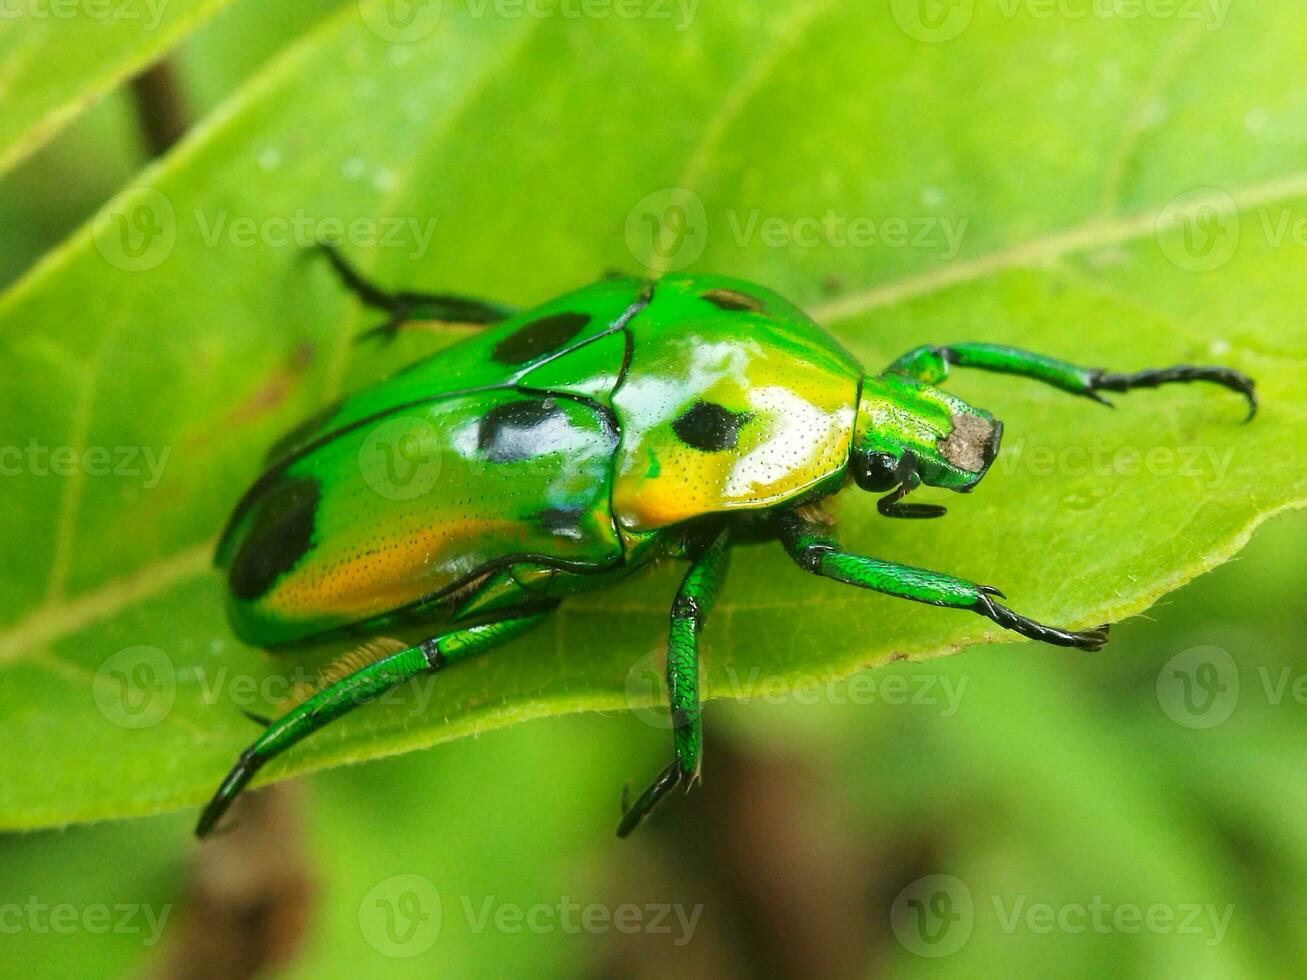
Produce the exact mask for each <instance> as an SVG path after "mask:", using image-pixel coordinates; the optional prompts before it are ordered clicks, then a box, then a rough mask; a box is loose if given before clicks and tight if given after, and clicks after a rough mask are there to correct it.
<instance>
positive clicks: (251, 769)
mask: <svg viewBox="0 0 1307 980" xmlns="http://www.w3.org/2000/svg"><path fill="white" fill-rule="evenodd" d="M556 606H557V603H556V602H550V603H547V604H544V605H540V606H536V607H535V608H533V609H530V610H528V611H522V612H519V614H518V615H515V616H512V617H510V618H507V619H501V620H498V621H496V622H493V623H484V624H481V625H477V626H468V627H465V628H462V629H455V630H451V631H449V632H446V633H442V634H440V635H439V636H436V637H433V638H432V639H430V640H424V641H423V642H422V643H419V644H418V645H417V646H413V647H406V648H404V649H402V650H397V651H395V652H394V653H391V654H389V655H388V656H385V657H383V658H381V659H380V660H377V661H375V662H373V663H370V664H368V665H367V666H365V667H362V668H360V669H359V670H356V671H355V672H354V673H352V674H350V675H349V676H347V677H344V678H342V679H341V680H339V681H337V682H336V683H334V684H332V685H330V686H329V687H326V688H323V689H322V690H321V691H318V692H317V693H316V694H314V695H313V696H312V697H310V698H309V699H308V700H306V701H305V702H304V703H303V704H299V705H296V706H295V707H294V708H292V709H291V710H290V711H288V712H286V714H284V715H282V716H281V717H280V718H277V719H276V720H274V721H273V722H272V723H271V724H270V725H269V726H268V728H267V730H266V731H265V732H264V733H263V734H262V735H261V736H260V737H259V738H258V739H257V740H255V742H254V744H253V745H251V746H250V747H249V748H247V749H246V750H245V751H244V752H242V753H241V756H240V759H239V760H238V761H237V763H236V765H235V766H234V767H233V768H232V770H231V772H229V773H228V774H227V778H226V779H224V780H223V781H222V785H221V786H219V787H218V791H217V792H216V793H214V794H213V799H211V800H210V801H209V803H208V805H207V806H206V807H205V808H204V812H203V813H201V814H200V820H199V823H198V824H197V825H196V827H195V833H196V835H197V836H199V837H204V836H206V835H207V834H208V833H209V832H210V831H211V830H213V828H214V826H215V825H216V824H217V822H218V820H219V819H221V817H222V815H223V814H224V813H225V812H226V811H227V808H228V807H229V806H231V803H232V800H234V799H235V798H236V796H237V795H238V794H239V793H240V792H241V790H243V789H244V788H245V786H246V784H248V783H249V781H250V780H251V779H252V778H254V774H255V773H256V772H258V771H259V769H260V768H261V767H262V766H263V764H264V763H266V762H267V761H268V760H269V759H272V758H273V757H275V756H277V755H280V754H281V753H282V752H285V751H286V750H287V749H289V748H290V747H291V746H293V745H295V744H296V743H298V742H299V741H300V740H301V739H304V738H306V737H308V736H309V735H312V734H313V733H314V732H316V731H317V730H318V729H319V728H321V727H322V726H323V725H326V724H327V723H329V722H331V721H334V720H335V719H337V718H339V717H340V716H341V715H343V714H345V713H346V712H348V711H349V710H350V709H352V708H356V707H358V705H360V704H362V703H363V702H365V701H366V700H368V699H369V698H372V697H375V696H376V695H378V694H380V693H382V692H383V691H386V690H388V689H389V688H392V687H394V686H395V685H396V684H399V683H401V682H403V681H406V680H408V679H409V678H410V677H416V676H417V675H418V674H424V673H434V672H436V671H438V670H441V669H443V668H444V667H446V666H448V665H449V664H451V663H454V662H456V661H459V660H466V659H467V658H468V657H472V656H475V655H476V654H478V653H484V652H485V651H487V650H489V649H491V648H492V647H495V646H499V645H500V644H502V643H504V642H506V641H508V640H510V639H512V638H514V637H516V636H520V635H521V634H522V633H525V632H526V631H527V630H529V629H531V628H532V627H533V626H536V625H538V624H539V623H540V622H541V621H542V620H544V618H545V617H546V616H547V615H548V614H549V613H550V612H551V611H552V610H553V609H554V608H555V607H556Z"/></svg>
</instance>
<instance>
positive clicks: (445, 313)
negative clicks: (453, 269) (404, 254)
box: [318, 242, 517, 340]
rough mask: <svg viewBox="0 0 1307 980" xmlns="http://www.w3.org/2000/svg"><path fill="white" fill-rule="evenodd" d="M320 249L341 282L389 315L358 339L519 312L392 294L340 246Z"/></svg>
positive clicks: (444, 296)
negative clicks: (410, 326)
mask: <svg viewBox="0 0 1307 980" xmlns="http://www.w3.org/2000/svg"><path fill="white" fill-rule="evenodd" d="M318 247H319V248H320V249H321V250H322V251H323V253H324V254H325V255H326V256H327V258H328V260H330V262H331V267H332V268H333V269H335V270H336V274H337V275H338V276H339V277H340V281H341V282H342V283H344V284H345V287H346V288H347V289H349V290H350V292H352V293H353V294H354V295H355V296H357V297H358V298H359V300H360V301H361V302H363V303H364V304H366V305H368V306H371V307H372V308H373V309H377V310H381V311H382V312H384V313H388V314H389V318H388V319H386V320H385V321H383V322H382V323H379V324H378V325H377V326H375V327H371V328H369V329H368V330H365V331H363V333H361V334H359V335H358V338H357V339H358V340H365V339H367V338H369V337H380V338H381V339H383V340H393V339H394V337H395V335H396V334H397V333H399V331H400V330H402V329H403V328H404V325H405V324H406V323H409V322H410V321H413V320H438V321H441V322H444V323H465V324H490V323H498V322H499V321H500V320H503V319H506V318H507V317H510V316H512V315H513V314H514V313H515V312H517V311H516V310H515V309H514V308H513V307H511V306H505V305H504V304H502V303H492V302H488V301H486V300H479V299H468V298H467V297H466V296H454V295H451V294H449V293H414V292H394V293H392V292H388V291H387V290H385V289H382V288H381V287H380V286H378V285H377V284H376V283H374V282H372V281H370V280H369V279H367V278H366V277H365V276H364V275H363V274H362V273H361V272H359V271H358V269H356V268H354V266H353V265H352V264H351V263H350V262H349V261H348V260H347V259H346V258H345V257H344V256H343V255H342V254H341V252H340V249H339V247H338V246H336V245H333V244H331V243H330V242H320V243H319V244H318Z"/></svg>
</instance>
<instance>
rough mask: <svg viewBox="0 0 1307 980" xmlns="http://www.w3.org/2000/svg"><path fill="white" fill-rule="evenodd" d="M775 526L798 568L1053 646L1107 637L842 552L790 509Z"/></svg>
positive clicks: (966, 586) (969, 585)
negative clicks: (958, 612)
mask: <svg viewBox="0 0 1307 980" xmlns="http://www.w3.org/2000/svg"><path fill="white" fill-rule="evenodd" d="M776 527H777V531H778V533H779V536H780V539H781V543H782V544H783V545H784V546H785V549H786V551H788V552H789V554H790V557H791V558H793V559H794V560H795V561H796V562H797V563H798V564H799V566H800V567H802V568H803V569H805V570H807V571H809V572H812V573H813V574H815V575H821V576H823V577H825V578H831V579H835V580H836V581H837V582H844V583H846V584H848V585H856V586H858V587H859V588H862V589H871V590H872V591H875V592H882V593H884V594H885V595H892V596H897V597H898V598H900V599H911V600H912V601H914V602H924V603H928V604H930V605H932V606H945V607H947V608H950V609H966V610H969V611H971V612H975V613H979V614H980V615H982V616H986V617H988V618H989V619H991V620H993V621H994V622H995V623H998V624H999V625H1000V626H1002V627H1004V628H1005V629H1010V630H1012V631H1013V632H1016V633H1020V634H1021V635H1022V636H1027V637H1029V638H1030V639H1032V640H1042V641H1043V642H1045V643H1052V644H1054V645H1056V646H1065V647H1078V648H1080V649H1084V650H1097V649H1098V648H1099V647H1101V646H1102V645H1103V644H1104V643H1105V642H1107V627H1100V628H1099V629H1096V630H1087V631H1084V632H1077V631H1074V630H1065V629H1060V628H1058V627H1055V626H1045V625H1044V624H1042V623H1037V622H1035V621H1034V620H1033V619H1029V618H1028V617H1026V616H1022V615H1020V614H1018V613H1015V612H1013V611H1012V610H1011V609H1008V608H1007V607H1006V606H1003V605H1000V604H999V603H997V602H995V601H994V598H993V597H994V596H1001V595H1002V593H1001V592H999V590H998V589H995V588H993V587H991V586H987V585H976V584H975V583H974V582H968V581H967V580H966V579H961V578H957V577H955V576H952V575H946V574H944V573H942V572H932V571H930V570H929V569H926V568H914V567H913V566H911V565H899V564H897V563H895V562H888V561H881V560H880V559H878V558H870V557H868V556H866V555H857V554H853V553H852V552H848V551H843V550H841V548H840V546H839V542H838V541H837V540H836V539H835V538H834V537H832V536H831V535H830V533H829V532H828V531H827V529H826V528H825V527H823V526H821V525H819V524H816V523H813V522H811V521H806V520H804V519H803V518H801V517H799V516H798V515H797V514H795V513H793V512H786V513H782V514H779V515H777V518H776Z"/></svg>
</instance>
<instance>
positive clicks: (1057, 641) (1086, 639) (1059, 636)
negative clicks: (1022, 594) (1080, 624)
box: [972, 590, 1110, 650]
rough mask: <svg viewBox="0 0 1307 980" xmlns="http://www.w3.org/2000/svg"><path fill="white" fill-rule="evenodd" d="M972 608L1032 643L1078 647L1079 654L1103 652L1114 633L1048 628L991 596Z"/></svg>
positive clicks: (1103, 628) (1099, 629) (1104, 628)
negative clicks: (1110, 634) (1082, 652)
mask: <svg viewBox="0 0 1307 980" xmlns="http://www.w3.org/2000/svg"><path fill="white" fill-rule="evenodd" d="M995 591H997V590H995ZM972 608H974V609H975V611H976V612H978V613H980V614H981V615H982V616H987V617H988V618H990V619H992V620H993V621H994V622H996V623H998V625H999V626H1002V627H1003V628H1004V629H1010V630H1012V632H1014V633H1020V634H1021V635H1022V636H1025V637H1029V638H1030V639H1032V640H1039V641H1041V642H1043V643H1051V644H1052V645H1053V646H1058V647H1074V648H1076V649H1078V650H1101V649H1102V647H1103V644H1104V643H1106V642H1107V633H1108V630H1109V629H1110V626H1108V625H1107V624H1104V625H1102V626H1100V627H1098V629H1094V630H1083V631H1081V630H1064V629H1059V628H1058V627H1056V626H1045V625H1044V624H1043V623H1037V622H1035V620H1033V619H1030V618H1029V617H1027V616H1022V615H1021V614H1020V613H1016V612H1013V611H1012V610H1011V609H1009V608H1008V607H1007V606H1004V605H1002V604H1000V603H997V602H995V601H994V600H993V599H991V598H990V597H989V596H988V595H984V596H981V597H980V598H979V599H977V600H976V604H975V606H973V607H972Z"/></svg>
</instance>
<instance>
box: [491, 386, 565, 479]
mask: <svg viewBox="0 0 1307 980" xmlns="http://www.w3.org/2000/svg"><path fill="white" fill-rule="evenodd" d="M560 424H561V425H564V426H565V425H566V424H567V414H566V413H565V412H564V411H563V410H562V408H560V407H559V405H558V402H557V401H556V400H555V399H553V398H528V399H523V400H522V401H516V402H509V403H508V404H506V405H496V406H495V407H494V408H492V409H491V410H490V411H488V412H486V414H485V415H484V416H482V418H481V422H480V424H479V426H478V427H477V449H479V450H480V451H481V454H482V456H483V457H484V458H485V459H487V460H489V461H490V462H492V463H518V462H521V461H522V460H524V459H531V458H532V457H533V456H539V455H540V454H541V453H547V452H549V451H550V450H551V448H552V446H553V443H552V442H551V440H550V437H549V432H548V430H549V429H551V428H553V427H555V426H558V425H560Z"/></svg>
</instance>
